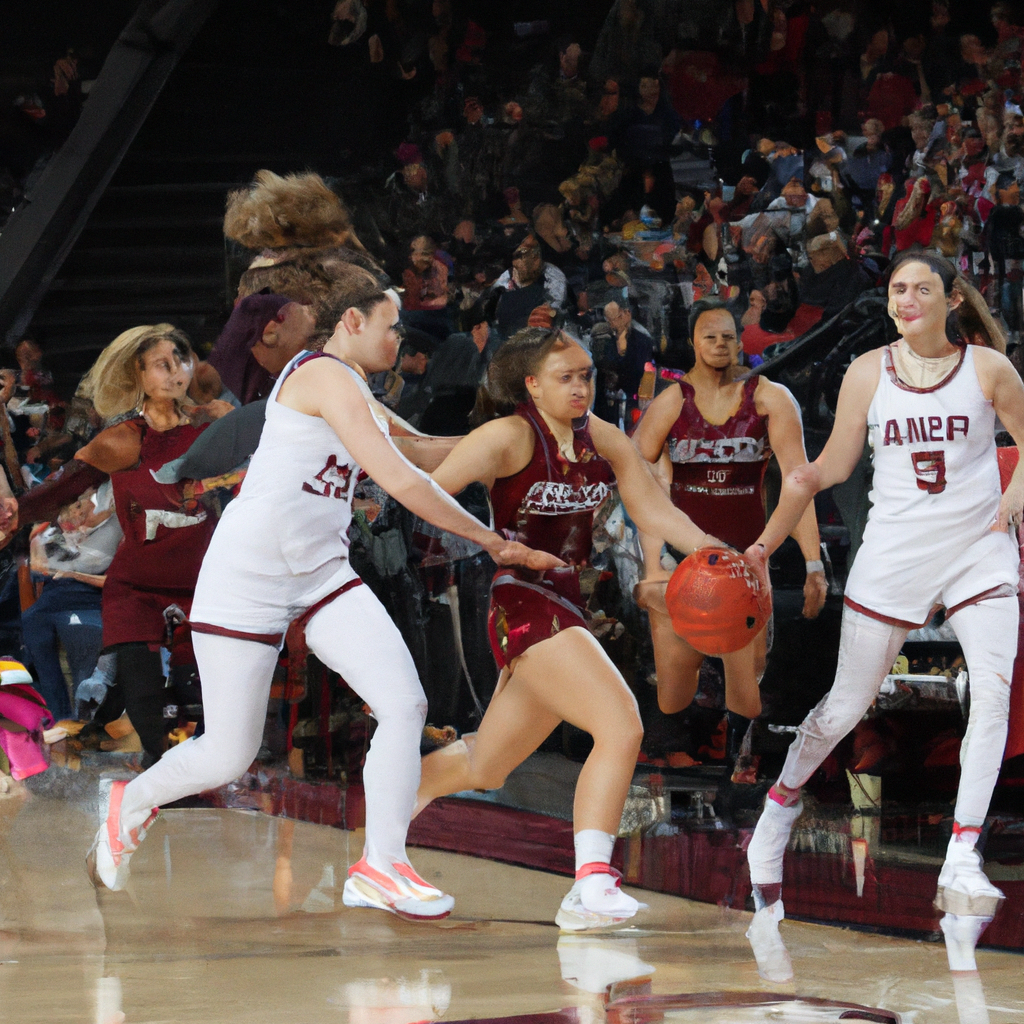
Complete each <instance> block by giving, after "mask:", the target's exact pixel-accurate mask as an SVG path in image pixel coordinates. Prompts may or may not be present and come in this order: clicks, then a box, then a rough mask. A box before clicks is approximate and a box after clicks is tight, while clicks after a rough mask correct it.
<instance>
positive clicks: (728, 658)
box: [722, 625, 768, 718]
mask: <svg viewBox="0 0 1024 1024" xmlns="http://www.w3.org/2000/svg"><path fill="white" fill-rule="evenodd" d="M767 650H768V626H767V625H766V626H765V627H764V629H762V630H761V632H760V633H758V634H757V636H756V637H754V639H753V640H752V641H751V642H750V643H749V644H747V646H746V647H744V648H743V649H742V650H740V651H733V652H732V653H731V654H723V655H722V667H723V668H724V669H725V706H726V708H728V710H729V711H733V712H735V713H736V714H738V715H742V716H743V717H744V718H757V716H758V715H759V714H761V690H760V686H761V677H762V676H763V675H764V667H765V661H766V659H767Z"/></svg>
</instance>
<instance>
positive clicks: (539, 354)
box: [487, 327, 575, 413]
mask: <svg viewBox="0 0 1024 1024" xmlns="http://www.w3.org/2000/svg"><path fill="white" fill-rule="evenodd" d="M572 344H575V342H574V340H573V339H572V338H570V337H569V336H568V335H567V334H564V333H563V332H562V331H553V330H551V329H550V328H547V327H524V328H523V329H522V330H521V331H516V333H515V334H513V335H512V337H511V338H509V339H508V341H506V342H505V344H504V345H502V346H501V348H499V349H498V351H497V352H495V353H494V358H493V359H492V360H491V365H490V366H489V367H488V370H487V392H488V394H489V395H490V397H491V399H492V400H493V401H494V404H495V405H496V406H497V408H498V410H499V411H500V412H502V413H509V412H511V411H512V410H513V409H514V408H515V407H516V406H517V405H518V404H519V403H520V402H525V401H526V399H527V398H528V397H529V392H528V391H527V390H526V378H527V377H531V376H533V375H534V374H535V373H537V371H538V370H539V369H540V367H541V364H542V363H543V362H544V360H545V359H547V357H548V355H549V354H550V353H551V352H552V351H554V350H556V349H563V348H568V347H569V346H570V345H572Z"/></svg>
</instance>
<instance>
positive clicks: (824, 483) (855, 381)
mask: <svg viewBox="0 0 1024 1024" xmlns="http://www.w3.org/2000/svg"><path fill="white" fill-rule="evenodd" d="M880 367H881V360H880V358H879V355H878V352H877V350H876V351H873V352H867V353H865V354H864V355H862V356H860V357H859V358H858V359H855V360H854V362H853V363H852V364H851V365H850V368H849V369H848V370H847V371H846V376H845V377H844V378H843V386H842V388H840V391H839V402H838V405H837V407H836V419H835V423H834V424H833V426H832V433H831V435H830V436H829V439H828V442H827V443H826V445H825V448H824V450H823V451H822V453H821V455H819V456H818V458H817V459H815V460H814V462H805V463H804V464H803V465H802V466H798V467H797V468H796V469H794V470H792V471H791V472H789V473H787V474H786V476H785V477H784V478H783V481H782V494H781V495H780V497H779V504H778V506H777V507H776V509H775V511H774V512H773V513H772V517H771V519H769V520H768V522H767V524H766V525H765V528H764V531H763V532H762V533H761V536H760V537H758V539H757V542H756V543H755V544H753V545H751V547H750V548H748V549H747V554H748V555H749V556H750V557H751V558H752V559H754V560H755V561H758V560H760V561H761V562H763V561H765V560H767V558H768V556H769V555H771V554H772V552H774V551H775V550H776V548H778V546H779V545H780V544H781V543H782V542H783V541H784V540H785V539H786V538H787V537H788V536H789V535H790V534H791V533H792V532H793V531H794V530H795V529H796V526H797V524H798V523H799V522H800V518H801V516H803V514H804V512H805V510H806V509H807V506H808V504H809V503H810V501H811V499H812V498H813V497H814V495H815V494H817V493H818V491H823V490H825V488H827V487H831V486H832V485H833V484H837V483H840V482H841V481H843V480H845V479H846V478H847V477H848V476H849V475H850V474H851V473H852V472H853V469H854V467H855V466H856V465H857V462H858V461H859V460H860V456H861V453H862V452H863V451H864V440H865V438H866V437H867V429H868V427H867V415H868V407H869V406H870V405H871V399H872V396H873V395H874V393H875V389H876V388H877V387H878V375H879V372H880Z"/></svg>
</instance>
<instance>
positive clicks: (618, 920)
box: [555, 862, 647, 932]
mask: <svg viewBox="0 0 1024 1024" xmlns="http://www.w3.org/2000/svg"><path fill="white" fill-rule="evenodd" d="M607 876H610V877H611V879H612V882H611V884H610V886H608V887H607V888H604V889H600V888H599V889H598V891H597V893H596V894H595V893H593V892H591V893H590V896H591V900H592V901H591V902H590V903H589V905H588V898H587V897H588V893H587V891H586V890H587V889H593V887H592V886H587V885H585V884H584V883H585V881H586V880H587V879H588V878H591V877H594V878H598V879H603V878H605V877H607ZM621 882H622V872H621V871H618V870H616V869H615V868H613V867H612V866H611V865H610V864H604V863H600V862H594V863H592V864H584V865H583V866H582V867H581V868H580V869H579V870H578V871H577V872H576V880H575V881H574V882H573V885H572V888H571V889H570V890H569V891H568V892H567V893H566V895H565V898H564V899H563V900H562V903H561V906H560V907H559V908H558V913H557V914H556V915H555V924H557V925H558V927H559V928H561V929H562V931H566V932H581V931H590V930H592V929H598V928H617V927H619V925H621V924H624V923H625V922H626V921H628V920H629V919H630V918H631V917H634V916H635V915H636V913H637V912H638V911H640V910H646V909H647V904H646V903H639V902H637V901H636V900H635V899H633V897H632V896H630V895H628V894H627V893H624V892H623V891H622V890H621V889H620V888H619V886H620V883H621ZM595 895H596V900H595V899H594V896H595Z"/></svg>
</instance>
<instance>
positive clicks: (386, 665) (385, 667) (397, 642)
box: [306, 586, 454, 918]
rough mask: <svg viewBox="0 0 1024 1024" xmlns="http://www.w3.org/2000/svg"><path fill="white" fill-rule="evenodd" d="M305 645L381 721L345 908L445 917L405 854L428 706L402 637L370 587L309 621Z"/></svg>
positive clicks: (366, 776) (367, 768) (366, 775)
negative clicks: (359, 845) (361, 847)
mask: <svg viewBox="0 0 1024 1024" xmlns="http://www.w3.org/2000/svg"><path fill="white" fill-rule="evenodd" d="M306 643H307V644H308V646H309V649H310V650H311V651H312V652H313V653H314V654H315V655H316V656H317V657H318V658H319V659H320V660H321V661H322V662H323V663H324V664H325V665H327V666H328V667H329V668H332V669H334V671H336V672H338V673H339V674H340V675H341V676H342V678H343V679H344V680H345V682H346V683H347V684H348V685H349V686H350V687H351V688H352V689H353V690H354V691H355V692H356V693H357V694H358V695H359V696H360V697H361V698H362V699H363V700H364V701H366V703H367V704H368V705H369V707H370V711H371V713H372V714H373V717H374V718H375V719H376V720H377V728H376V729H375V730H374V734H373V739H372V740H371V741H370V749H369V751H368V752H367V754H366V763H365V765H364V767H363V788H364V790H365V793H366V845H365V848H364V850H363V857H362V859H361V860H360V861H359V862H358V863H357V864H355V865H353V867H352V868H351V869H350V871H349V878H348V881H347V882H346V884H345V891H344V896H343V898H344V901H345V903H346V904H347V905H348V906H364V907H377V908H380V909H382V910H388V911H391V912H394V913H397V914H400V915H401V916H404V917H412V918H438V917H444V916H446V915H447V914H449V913H450V912H451V909H452V906H453V905H454V900H453V899H452V898H451V897H450V896H448V895H446V894H445V893H442V892H441V891H440V890H439V889H436V888H435V887H434V886H432V885H429V884H428V883H426V882H424V881H423V879H422V878H420V877H419V875H417V874H416V872H415V871H414V870H413V869H412V866H411V865H410V864H409V858H408V856H407V855H406V852H405V838H406V833H407V832H408V830H409V819H410V817H411V815H412V809H413V803H414V801H415V798H416V787H417V785H418V784H419V779H420V737H421V735H422V733H423V724H424V722H425V720H426V715H427V699H426V696H425V695H424V693H423V687H422V686H421V685H420V681H419V677H418V676H417V674H416V666H415V665H414V664H413V660H412V655H411V654H410V653H409V649H408V648H407V647H406V646H405V641H404V640H403V639H402V634H401V633H400V632H399V631H398V627H397V626H395V624H394V622H392V620H391V618H390V616H389V615H388V613H387V612H386V611H385V610H384V606H383V605H382V604H381V603H380V601H378V600H377V598H376V597H375V596H374V594H373V592H372V591H371V590H370V589H369V587H365V586H362V587H354V588H353V589H351V590H349V591H347V592H346V593H344V594H342V595H341V596H340V597H337V598H335V600H333V601H332V602H331V603H330V604H328V605H326V606H325V607H324V608H322V609H321V610H320V611H319V612H317V613H316V614H315V615H314V616H313V617H312V618H311V619H310V620H309V622H308V623H307V625H306Z"/></svg>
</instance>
